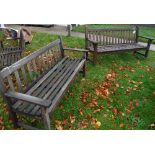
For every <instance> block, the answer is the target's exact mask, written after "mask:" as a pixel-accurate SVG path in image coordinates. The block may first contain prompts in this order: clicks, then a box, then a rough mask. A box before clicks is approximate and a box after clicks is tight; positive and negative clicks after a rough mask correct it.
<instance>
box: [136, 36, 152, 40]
mask: <svg viewBox="0 0 155 155" xmlns="http://www.w3.org/2000/svg"><path fill="white" fill-rule="evenodd" d="M138 37H140V38H144V39H148V40H154V39H155V38H152V37H146V36H138Z"/></svg>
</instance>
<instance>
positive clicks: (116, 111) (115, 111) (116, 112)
mask: <svg viewBox="0 0 155 155" xmlns="http://www.w3.org/2000/svg"><path fill="white" fill-rule="evenodd" d="M112 112H113V113H114V114H115V115H117V114H118V109H117V108H116V107H114V108H113V109H112Z"/></svg>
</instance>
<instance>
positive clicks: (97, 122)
mask: <svg viewBox="0 0 155 155" xmlns="http://www.w3.org/2000/svg"><path fill="white" fill-rule="evenodd" d="M91 124H92V125H93V127H94V128H95V129H99V128H100V126H101V122H99V121H98V120H97V119H95V118H93V119H92V122H91Z"/></svg>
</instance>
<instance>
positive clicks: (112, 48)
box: [89, 43, 147, 52]
mask: <svg viewBox="0 0 155 155" xmlns="http://www.w3.org/2000/svg"><path fill="white" fill-rule="evenodd" d="M146 48H147V46H143V45H139V44H136V43H134V44H117V45H104V46H98V48H97V51H98V52H108V51H109V52H112V51H123V50H132V49H135V50H136V49H146ZM89 50H91V51H94V49H93V48H90V49H89Z"/></svg>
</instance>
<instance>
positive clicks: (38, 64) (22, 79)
mask: <svg viewBox="0 0 155 155" xmlns="http://www.w3.org/2000/svg"><path fill="white" fill-rule="evenodd" d="M63 57H64V53H63V47H62V43H61V39H58V40H56V41H54V42H52V43H50V44H48V45H47V46H45V47H43V48H41V49H39V50H37V51H36V52H34V53H32V54H31V55H28V56H27V57H24V58H23V59H21V60H19V61H17V62H16V63H14V64H12V65H11V66H9V67H6V68H4V69H3V70H2V71H1V72H0V91H1V92H2V94H3V93H5V92H7V91H8V90H11V91H17V92H25V91H27V90H28V89H29V88H30V87H32V86H33V85H34V84H35V83H36V81H38V80H39V79H40V78H41V77H43V76H44V74H46V73H47V72H48V71H49V70H50V69H51V68H52V67H53V66H54V65H56V64H57V63H58V61H60V60H61V59H62V58H63Z"/></svg>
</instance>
